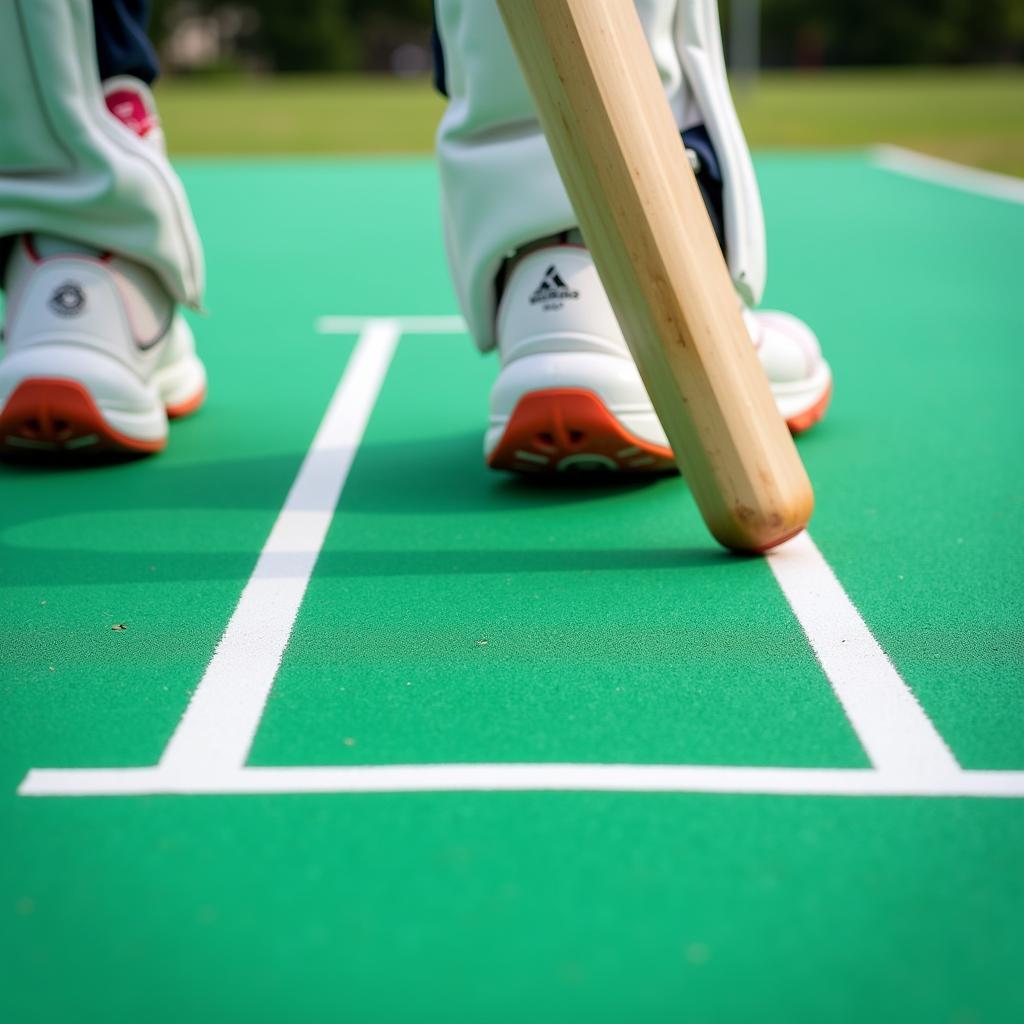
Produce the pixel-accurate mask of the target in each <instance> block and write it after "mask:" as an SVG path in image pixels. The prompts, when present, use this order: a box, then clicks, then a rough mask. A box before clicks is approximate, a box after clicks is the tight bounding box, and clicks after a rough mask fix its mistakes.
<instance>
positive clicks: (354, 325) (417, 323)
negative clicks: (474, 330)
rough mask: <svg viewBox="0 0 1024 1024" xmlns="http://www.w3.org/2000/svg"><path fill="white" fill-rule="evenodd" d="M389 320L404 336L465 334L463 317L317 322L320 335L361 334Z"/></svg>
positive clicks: (328, 319) (336, 318)
mask: <svg viewBox="0 0 1024 1024" xmlns="http://www.w3.org/2000/svg"><path fill="white" fill-rule="evenodd" d="M381 320H387V321H388V322H389V323H393V324H397V325H398V328H399V330H400V331H401V333H402V334H465V333H466V321H465V320H464V319H463V318H462V317H461V316H390V317H370V316H322V317H319V318H318V319H317V321H316V332H317V333H318V334H359V333H360V332H361V331H362V330H363V327H364V326H365V325H366V324H368V323H374V322H380V321H381Z"/></svg>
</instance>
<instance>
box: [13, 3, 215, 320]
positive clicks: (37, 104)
mask: <svg viewBox="0 0 1024 1024" xmlns="http://www.w3.org/2000/svg"><path fill="white" fill-rule="evenodd" d="M24 233H41V234H50V235H59V236H61V237H64V238H70V239H73V240H75V241H78V242H82V243H84V244H86V245H90V246H95V247H96V248H98V249H105V250H110V251H112V252H117V253H120V254H122V255H124V256H128V257H130V258H131V259H134V260H136V261H137V262H139V263H142V264H143V265H145V266H148V267H150V268H151V269H152V270H153V271H154V272H155V273H156V274H157V276H158V277H159V278H160V279H161V280H162V281H163V283H164V285H165V286H166V288H167V290H168V292H169V293H170V294H171V295H173V296H174V298H175V299H177V300H178V301H179V302H183V303H186V304H188V305H192V306H197V305H199V304H200V302H201V299H202V291H203V279H204V270H203V254H202V249H201V246H200V243H199V236H198V234H197V232H196V228H195V224H194V223H193V220H192V213H191V210H190V209H189V205H188V201H187V199H186V198H185V192H184V189H183V188H182V186H181V182H180V181H179V180H178V177H177V175H176V174H175V172H174V171H173V170H172V168H171V166H170V164H169V163H168V161H167V159H166V158H165V157H164V156H163V154H161V153H160V152H159V151H157V149H156V147H154V146H152V145H149V144H147V143H146V142H145V141H144V140H142V139H140V138H138V137H136V136H135V135H134V133H132V132H131V131H129V130H128V129H127V128H125V127H124V125H122V124H121V123H120V122H119V121H118V120H117V119H116V118H115V117H113V116H112V115H111V114H110V113H109V112H108V110H107V108H106V105H105V103H104V101H103V93H102V88H101V83H100V77H99V70H98V68H97V64H96V45H95V41H94V39H93V21H92V8H91V0H0V239H3V238H7V237H10V236H12V235H18V234H24Z"/></svg>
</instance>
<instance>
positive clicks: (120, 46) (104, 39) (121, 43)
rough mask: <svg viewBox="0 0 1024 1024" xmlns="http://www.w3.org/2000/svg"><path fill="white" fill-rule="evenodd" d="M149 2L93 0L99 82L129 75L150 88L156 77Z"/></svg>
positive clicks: (141, 0)
mask: <svg viewBox="0 0 1024 1024" xmlns="http://www.w3.org/2000/svg"><path fill="white" fill-rule="evenodd" d="M149 5H150V0H92V18H93V24H94V25H95V27H96V56H97V58H98V59H99V65H100V78H103V79H107V78H113V77H114V75H132V76H133V77H135V78H141V79H142V81H144V82H146V83H147V84H149V85H152V84H153V82H154V80H155V79H156V76H157V75H158V74H159V71H160V67H159V64H158V63H157V57H156V50H155V49H154V48H153V44H152V43H151V42H150V41H149V36H148V35H147V33H146V30H147V29H148V27H149Z"/></svg>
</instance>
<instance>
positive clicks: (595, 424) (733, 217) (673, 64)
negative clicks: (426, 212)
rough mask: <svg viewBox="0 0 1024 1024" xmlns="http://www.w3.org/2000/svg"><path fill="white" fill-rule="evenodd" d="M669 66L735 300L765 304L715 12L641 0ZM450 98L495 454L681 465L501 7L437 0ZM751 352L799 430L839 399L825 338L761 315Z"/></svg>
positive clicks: (748, 179) (494, 461)
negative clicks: (495, 355)
mask: <svg viewBox="0 0 1024 1024" xmlns="http://www.w3.org/2000/svg"><path fill="white" fill-rule="evenodd" d="M637 7H638V10H639V13H640V16H641V20H642V21H643V23H644V27H645V30H646V31H647V35H648V39H649V41H650V43H651V47H652V51H653V53H654V57H655V60H656V62H657V64H658V69H659V71H660V73H661V77H662V80H663V81H664V82H665V87H666V91H667V93H668V97H669V101H670V104H671V106H672V109H673V111H674V112H675V115H676V119H677V123H678V124H679V126H680V130H681V131H682V132H683V133H684V138H685V140H686V143H687V147H688V149H689V151H690V156H691V160H692V161H693V163H694V166H695V168H696V169H697V173H698V180H699V182H700V184H701V188H702V191H703V192H704V195H705V199H706V201H707V204H708V208H709V211H710V213H711V215H712V219H713V220H714V221H715V223H716V227H717V228H718V230H719V234H720V237H721V239H722V242H723V246H724V247H725V252H726V256H727V259H728V262H729V267H730V271H731V273H732V276H733V279H734V282H735V283H736V287H737V291H738V293H739V294H740V296H741V297H742V298H743V300H744V301H745V303H746V304H747V305H748V306H754V305H756V303H757V302H758V301H759V300H760V297H761V292H762V291H763V286H764V277H765V255H764V251H765V247H764V225H763V217H762V213H761V205H760V196H759V193H758V190H757V183H756V180H755V178H754V173H753V168H752V165H751V163H750V157H749V152H748V150H747V146H746V142H745V140H744V138H743V134H742V132H741V130H740V127H739V124H738V121H737V119H736V115H735V111H734V109H733V106H732V102H731V99H730V98H729V93H728V87H727V84H726V81H725V70H724V62H723V60H722V55H721V39H720V34H719V29H718V17H717V6H716V5H715V2H714V0H682V2H678V3H677V2H676V0H638V3H637ZM436 8H437V16H438V28H439V31H440V36H441V41H442V44H443V47H442V48H443V55H444V58H445V64H446V66H445V72H446V74H445V85H446V87H447V91H448V94H449V98H450V103H449V107H448V110H447V112H446V114H445V117H444V120H443V121H442V125H441V129H440V132H439V137H438V154H439V163H440V169H441V179H442V202H443V212H444V221H445V230H446V242H447V247H448V254H449V260H450V264H451V268H452V274H453V279H454V282H455V286H456V290H457V292H458V294H459V298H460V301H461V303H462V306H463V309H464V311H465V313H466V317H467V320H468V322H469V324H470V329H471V331H472V333H473V335H474V337H475V338H476V340H477V342H478V343H479V344H480V346H481V348H483V349H485V350H486V349H489V348H492V347H497V349H498V351H499V355H500V358H501V363H502V369H501V373H500V375H499V378H498V381H497V384H496V385H495V388H494V391H493V392H492V396H491V423H490V429H489V430H488V433H487V437H486V441H485V452H486V454H487V457H488V460H489V462H490V463H491V465H494V466H497V467H500V468H510V469H523V470H529V469H534V470H536V469H550V468H568V467H571V466H608V467H611V466H618V467H620V468H626V469H636V470H649V469H663V468H669V467H670V466H671V465H672V460H671V453H670V452H669V450H668V447H667V443H666V440H665V436H664V433H663V431H662V430H661V427H660V425H659V424H658V421H657V418H656V416H655V415H654V411H653V409H652V408H651V405H650V401H649V399H648V398H647V394H646V391H645V390H644V388H643V385H642V383H641V381H640V378H639V375H638V373H637V372H636V369H635V367H634V366H633V364H632V360H631V358H630V356H629V353H628V350H627V349H626V346H625V342H624V340H623V338H622V335H621V332H620V331H619V328H618V325H617V323H616V321H615V318H614V315H613V314H612V311H611V308H610V306H609V304H608V301H607V299H606V297H605V295H604V291H603V288H602V287H601V284H600V281H599V279H598V277H597V274H596V271H595V270H594V267H593V263H592V261H591V259H590V255H589V253H588V252H587V251H586V249H585V248H583V247H582V244H581V242H582V239H581V238H580V237H579V235H578V233H576V231H575V219H574V216H573V213H572V209H571V206H570V204H569V201H568V199H567V197H566V195H565V192H564V190H563V188H562V185H561V181H560V179H559V177H558V173H557V171H556V169H555V166H554V163H553V161H552V159H551V155H550V152H549V151H548V148H547V144H546V142H545V140H544V137H543V134H542V133H541V131H540V128H539V125H538V124H537V121H536V118H535V116H534V113H533V107H532V102H531V100H530V97H529V94H528V92H527V89H526V85H525V83H524V82H523V79H522V76H521V74H520V72H519V69H518V66H517V64H516V61H515V57H514V55H513V53H512V51H511V48H510V46H509V44H508V41H507V38H506V36H505V33H504V29H503V26H502V25H501V22H500V18H499V16H498V14H497V11H496V9H495V6H494V5H492V4H477V3H474V2H473V0H439V2H438V3H437V5H436ZM747 322H748V325H749V326H750V328H751V334H752V337H753V340H754V343H755V344H756V345H757V346H758V351H759V354H760V356H761V359H762V362H763V363H764V365H765V368H766V370H767V372H768V375H769V378H770V379H771V381H772V386H773V391H774V393H775V395H776V399H777V401H778V403H779V406H780V409H781V411H782V412H783V415H784V416H786V418H787V420H788V421H789V422H790V424H791V426H792V427H793V428H794V429H801V428H803V427H805V426H808V425H810V423H811V422H813V420H814V419H816V418H818V417H820V415H821V413H822V412H823V411H824V406H825V404H826V403H827V396H828V392H829V389H830V376H829V372H828V367H827V365H826V364H825V363H824V361H823V360H822V359H821V356H820V351H819V349H818V345H817V341H816V339H815V338H814V335H813V333H812V332H811V331H810V330H809V329H808V328H806V327H805V326H804V325H803V324H801V323H800V322H799V321H797V320H796V319H795V318H792V317H789V316H787V315H785V314H761V313H748V315H747Z"/></svg>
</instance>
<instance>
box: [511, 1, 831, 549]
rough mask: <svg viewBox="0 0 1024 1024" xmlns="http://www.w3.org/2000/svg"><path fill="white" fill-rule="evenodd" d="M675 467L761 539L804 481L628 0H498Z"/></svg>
mask: <svg viewBox="0 0 1024 1024" xmlns="http://www.w3.org/2000/svg"><path fill="white" fill-rule="evenodd" d="M498 4H499V7H500V9H501V13H502V17H503V18H504V20H505V24H506V27H507V29H508V33H509V36H510V38H511V40H512V45H513V48H514V49H515V51H516V54H517V56H518V58H519V63H520V64H521V65H522V68H523V72H524V74H525V76H526V81H527V83H528V85H529V87H530V91H531V92H532V94H533V98H534V101H535V104H536V107H537V111H538V114H539V117H540V122H541V125H542V126H543V128H544V133H545V135H546V136H547V140H548V143H549V145H550V147H551V151H552V153H553V154H554V158H555V162H556V164H557V166H558V170H559V172H560V174H561V177H562V181H563V182H564V184H565V188H566V191H567V192H568V194H569V198H570V200H571V201H572V205H573V208H574V210H575V213H576V216H577V219H578V221H579V226H580V230H581V231H582V233H583V238H584V241H585V242H586V244H587V246H588V247H589V249H590V251H591V253H592V254H593V257H594V262H595V265H596V267H597V271H598V273H599V275H600V277H601V281H602V283H603V284H604V286H605V289H606V291H607V293H608V297H609V299H610V301H611V304H612V308H613V309H614V310H615V314H616V316H617V318H618V321H619V324H620V326H621V327H622V331H623V333H624V335H625V338H626V342H627V344H628V345H629V349H630V352H631V353H632V355H633V359H634V360H635V362H636V364H637V367H638V368H639V370H640V375H641V377H642V379H643V381H644V384H645V385H646V387H647V391H648V394H649V395H650V397H651V401H652V402H653V404H654V408H655V411H656V412H657V414H658V417H659V419H660V420H661V423H662V426H663V427H664V428H665V433H666V434H667V436H668V440H669V443H670V444H671V445H672V450H673V452H674V453H675V456H676V460H677V462H678V463H679V468H680V470H681V472H682V473H683V476H684V477H685V478H686V480H687V482H688V483H689V486H690V489H691V491H692V492H693V495H694V498H695V500H696V502H697V505H698V507H699V508H700V511H701V514H702V515H703V517H704V521H705V522H706V523H707V526H708V528H709V529H710V531H711V533H712V534H713V535H714V536H715V537H716V538H717V539H718V541H719V542H720V543H721V544H723V545H724V546H725V547H727V548H731V549H733V550H735V551H742V552H763V551H767V550H768V549H769V548H772V547H775V546H776V545H778V544H781V543H782V542H783V541H785V540H788V539H789V538H790V537H793V536H795V535H796V534H798V533H799V532H800V531H801V530H803V529H804V527H805V526H806V525H807V522H808V520H809V519H810V516H811V512H812V509H813V507H814V495H813V492H812V490H811V484H810V481H809V480H808V478H807V473H806V472H805V470H804V467H803V464H802V463H801V461H800V457H799V455H798V454H797V451H796V446H795V445H794V444H793V439H792V438H791V437H790V434H789V431H788V429H787V428H786V425H785V423H784V422H783V420H782V417H781V416H780V414H779V412H778V409H777V408H776V405H775V401H774V399H773V397H772V394H771V390H770V388H769V385H768V380H767V378H766V376H765V373H764V370H763V369H762V367H761V364H760V362H759V360H758V357H757V353H756V352H755V350H754V346H753V345H752V344H751V340H750V335H749V334H748V332H747V329H746V327H745V325H744V323H743V319H742V316H741V312H740V302H739V298H738V297H737V295H736V292H735V290H734V288H733V284H732V281H731V279H730V277H729V272H728V269H727V267H726V265H725V260H724V257H723V255H722V251H721V248H720V247H719V244H718V241H717V239H716V237H715V233H714V229H713V228H712V226H711V221H710V218H709V217H708V214H707V210H706V209H705V206H704V201H703V198H702V197H701V194H700V189H699V188H698V186H697V181H696V178H695V177H694V174H693V171H692V170H691V168H690V164H689V161H688V159H687V156H686V152H685V148H684V146H683V142H682V139H681V137H680V134H679V129H678V127H677V126H676V124H675V121H674V119H673V117H672V113H671V111H670V109H669V105H668V101H667V99H666V97H665V93H664V89H663V87H662V84H661V81H660V79H659V76H658V72H657V69H656V67H655V64H654V60H653V57H652V56H651V52H650V48H649V47H648V44H647V40H646V38H645V36H644V32H643V28H642V26H641V24H640V20H639V18H638V16H637V13H636V9H635V7H634V0H498Z"/></svg>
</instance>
